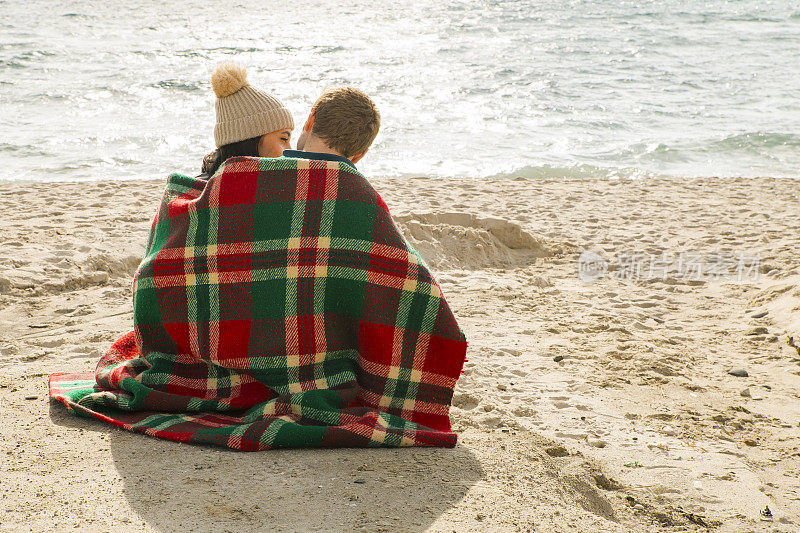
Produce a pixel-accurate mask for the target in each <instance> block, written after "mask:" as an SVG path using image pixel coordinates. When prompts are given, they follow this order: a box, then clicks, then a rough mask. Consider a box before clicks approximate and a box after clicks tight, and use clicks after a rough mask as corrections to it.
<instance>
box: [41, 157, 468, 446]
mask: <svg viewBox="0 0 800 533" xmlns="http://www.w3.org/2000/svg"><path fill="white" fill-rule="evenodd" d="M466 347H467V344H466V341H465V339H464V335H463V333H462V332H461V329H460V328H459V327H458V324H457V323H456V320H455V318H454V316H453V314H452V312H451V311H450V308H449V307H448V305H447V302H446V301H445V299H444V297H443V296H442V292H441V289H440V288H439V285H438V284H437V283H436V281H435V280H434V279H433V277H432V276H431V273H430V272H429V270H428V268H427V267H426V266H425V264H424V262H423V260H422V259H421V258H420V256H419V254H417V252H416V251H415V250H414V249H413V248H412V247H411V246H410V245H409V244H408V243H407V242H406V240H405V239H404V238H403V236H402V235H401V234H400V233H399V232H398V230H397V228H396V227H395V225H394V223H393V221H392V218H391V216H390V214H389V210H388V208H387V207H386V204H385V203H384V202H383V200H382V199H381V198H380V196H379V195H378V194H377V192H376V191H375V190H374V189H373V188H372V186H370V185H369V183H368V182H367V180H366V179H365V178H364V177H363V176H362V175H361V174H359V173H358V172H357V171H356V170H355V169H354V168H353V167H351V166H350V165H347V164H345V163H339V162H330V161H315V160H305V159H294V158H278V159H260V158H250V157H237V158H232V159H229V160H228V161H227V162H226V163H225V164H224V165H223V166H222V167H220V170H219V171H217V173H216V174H215V175H214V176H213V177H211V178H210V179H208V180H202V179H195V178H189V177H186V176H182V175H178V174H173V175H172V176H170V178H169V180H168V183H167V188H166V192H165V194H164V198H163V200H162V202H161V205H160V208H159V210H158V212H157V214H156V216H155V219H154V221H153V225H152V229H151V232H150V236H149V238H148V245H147V251H146V253H145V257H144V259H143V260H142V263H141V264H140V266H139V268H138V270H137V272H136V275H135V277H134V331H133V332H131V333H129V334H127V335H125V336H123V337H122V338H120V339H119V340H118V341H117V342H116V343H115V344H114V345H113V346H112V347H111V348H110V349H109V350H108V352H107V353H106V354H105V355H104V356H103V357H102V358H101V359H100V361H99V363H98V365H97V370H96V372H95V373H94V374H79V375H75V374H53V375H52V376H50V395H51V397H52V398H55V399H57V400H60V401H61V402H63V403H64V404H65V405H66V406H67V408H68V409H69V411H70V412H71V413H73V414H77V415H84V416H92V417H96V418H99V419H101V420H105V421H108V422H111V423H113V424H115V425H117V426H119V427H122V428H125V429H128V430H132V431H137V432H142V433H146V434H148V435H152V436H157V437H163V438H167V439H172V440H177V441H187V442H197V443H211V444H217V445H221V446H228V447H231V448H235V449H240V450H263V449H269V448H275V447H313V446H454V445H455V442H456V435H455V434H454V433H453V432H452V431H451V428H450V419H449V408H450V401H451V399H452V395H453V388H454V387H455V384H456V380H457V379H458V377H459V376H460V374H461V368H462V365H463V363H464V357H465V354H466Z"/></svg>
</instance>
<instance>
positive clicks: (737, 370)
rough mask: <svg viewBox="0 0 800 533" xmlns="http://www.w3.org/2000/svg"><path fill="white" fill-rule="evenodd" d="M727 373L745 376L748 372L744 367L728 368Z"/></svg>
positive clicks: (738, 376) (739, 376) (740, 376)
mask: <svg viewBox="0 0 800 533" xmlns="http://www.w3.org/2000/svg"><path fill="white" fill-rule="evenodd" d="M728 374H730V375H731V376H736V377H737V378H746V377H747V376H749V375H750V374H748V373H747V370H745V369H744V368H731V369H730V370H728Z"/></svg>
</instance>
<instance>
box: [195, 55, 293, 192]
mask: <svg viewBox="0 0 800 533" xmlns="http://www.w3.org/2000/svg"><path fill="white" fill-rule="evenodd" d="M211 87H212V88H213V89H214V93H215V94H216V95H217V101H216V103H215V106H214V107H215V108H216V112H217V124H216V125H215V126H214V141H216V144H217V149H216V150H214V151H213V152H211V153H210V154H208V155H207V156H206V157H204V158H203V168H202V174H200V176H199V177H201V178H209V177H211V176H212V175H214V173H215V172H216V171H217V169H218V168H219V167H220V165H222V163H224V162H225V161H226V160H227V159H228V158H231V157H234V156H254V157H280V156H281V155H283V151H284V150H289V149H290V146H289V141H290V139H291V136H292V130H294V120H293V119H292V114H291V113H290V112H289V110H288V109H286V107H285V106H284V105H283V104H282V103H281V102H280V101H279V100H278V99H277V98H275V97H274V96H272V95H270V94H267V93H266V92H264V91H261V90H259V89H256V88H255V87H253V86H252V85H250V84H249V83H248V82H247V70H245V68H244V67H242V66H241V65H237V64H235V63H222V64H220V65H219V66H217V68H216V69H215V70H214V73H213V74H212V75H211Z"/></svg>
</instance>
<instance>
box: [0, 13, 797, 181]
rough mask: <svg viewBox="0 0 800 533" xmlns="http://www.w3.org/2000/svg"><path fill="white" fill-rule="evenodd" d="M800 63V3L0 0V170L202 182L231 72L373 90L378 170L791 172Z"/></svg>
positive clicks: (287, 97)
mask: <svg viewBox="0 0 800 533" xmlns="http://www.w3.org/2000/svg"><path fill="white" fill-rule="evenodd" d="M799 57H800V3H798V2H797V0H791V1H790V0H773V1H769V0H739V1H733V0H731V1H724V0H704V1H697V0H663V1H658V2H655V1H653V2H644V1H624V0H621V1H613V2H612V1H610V0H608V1H593V2H589V1H579V0H564V1H562V0H558V1H554V0H548V1H540V2H527V1H484V2H480V1H467V0H464V1H451V0H437V1H417V2H401V1H392V2H389V1H382V0H371V1H363V0H350V1H349V2H325V1H321V0H319V1H310V0H300V1H296V2H280V3H279V2H257V1H239V2H236V1H220V0H203V1H189V0H174V1H172V2H165V3H159V2H152V1H147V2H145V1H141V0H127V1H124V2H123V1H117V0H107V1H104V2H98V1H81V0H76V1H64V0H46V1H43V0H27V1H23V0H0V117H1V118H2V120H0V163H2V164H0V179H2V180H65V179H66V180H108V179H143V178H156V177H164V176H166V175H167V173H169V172H173V171H178V172H185V173H190V174H191V173H195V172H197V171H198V169H199V165H200V161H201V159H202V156H203V155H204V154H206V153H207V152H209V151H210V150H211V149H212V148H213V136H212V133H213V124H214V112H213V102H214V97H213V93H212V91H211V88H210V83H209V76H210V72H211V70H212V69H213V67H214V65H215V64H216V63H217V62H219V61H221V60H236V61H240V62H242V63H244V64H246V65H247V66H248V67H249V71H250V81H251V82H252V83H253V84H254V85H256V86H258V87H261V88H264V89H267V90H270V91H272V92H273V93H274V94H275V95H276V96H278V97H279V98H280V99H281V100H283V101H284V102H285V103H286V105H287V106H288V107H289V109H290V110H291V111H292V113H293V114H294V117H295V122H296V123H298V124H302V122H303V121H304V119H305V117H306V115H307V113H308V109H309V107H310V105H311V104H312V102H313V101H314V99H315V98H316V96H317V95H318V94H319V93H320V92H321V91H322V90H323V89H324V88H325V87H326V86H329V85H339V84H351V85H355V86H358V87H360V88H362V89H363V90H365V91H366V92H367V93H369V94H370V95H371V96H373V98H374V99H375V101H376V103H377V104H378V106H379V108H380V110H381V112H382V116H383V127H382V131H381V133H380V134H379V137H378V139H377V141H376V144H375V145H374V146H373V148H372V150H371V152H370V153H369V154H368V155H367V157H366V158H365V159H364V160H363V162H362V163H361V164H360V165H359V167H360V168H361V169H362V171H364V172H365V174H367V175H368V176H402V175H432V176H441V177H448V176H472V177H484V176H495V175H501V174H512V175H523V176H530V177H539V176H543V177H560V176H564V177H574V176H649V175H675V176H745V177H750V176H764V175H767V176H791V177H800V60H799Z"/></svg>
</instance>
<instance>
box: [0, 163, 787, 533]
mask: <svg viewBox="0 0 800 533" xmlns="http://www.w3.org/2000/svg"><path fill="white" fill-rule="evenodd" d="M371 181H372V183H373V184H374V185H375V187H376V189H377V190H378V191H379V192H380V193H381V194H382V195H383V197H384V199H385V200H386V202H387V204H388V205H389V207H390V209H391V210H392V213H393V215H394V217H395V219H396V221H397V223H398V226H399V227H400V228H401V230H402V231H403V233H404V235H405V236H406V237H407V239H408V240H409V241H410V242H411V243H412V244H414V246H416V247H417V249H418V250H419V251H420V253H421V254H422V255H423V256H424V257H425V259H426V261H427V262H428V263H429V265H430V267H431V269H432V270H433V272H434V273H435V274H436V276H437V278H438V280H439V282H440V284H441V287H442V289H443V291H444V293H445V295H446V297H447V299H448V301H449V302H450V305H451V307H452V309H453V311H454V313H455V315H456V316H457V318H458V319H459V322H460V324H461V326H462V328H463V330H464V332H465V333H466V336H467V339H468V340H469V342H470V345H469V351H468V359H469V362H468V363H467V364H466V370H465V372H464V375H463V376H462V378H461V380H460V381H459V384H458V387H457V390H456V394H455V397H454V400H453V409H452V420H453V424H454V427H455V429H456V431H458V432H459V434H460V437H459V444H458V446H457V447H456V448H455V449H420V448H416V449H396V450H360V449H342V450H300V451H297V450H281V451H270V452H261V453H251V454H247V453H241V452H233V451H228V450H223V449H216V448H209V447H200V446H191V445H183V444H178V443H174V442H168V441H163V440H159V439H154V438H148V437H145V436H142V435H137V434H132V433H127V432H123V431H120V430H117V429H115V428H113V427H111V426H109V425H104V424H102V423H100V422H98V421H94V420H84V419H77V418H72V417H70V416H69V415H68V414H67V413H66V411H65V409H64V408H63V407H62V406H60V405H56V404H51V403H50V402H49V401H48V394H47V376H48V374H49V373H51V372H67V371H86V370H92V369H93V368H94V365H95V363H96V361H97V359H98V358H99V356H100V355H101V354H102V353H103V352H104V351H105V350H106V349H107V348H108V347H109V346H110V344H111V343H112V342H113V341H114V340H116V339H117V338H118V337H119V336H120V335H122V334H124V333H126V332H127V331H129V330H130V329H131V327H132V312H131V290H130V289H131V287H130V285H131V277H132V274H133V272H134V270H135V269H136V266H137V265H138V262H139V259H140V256H141V254H142V252H143V249H144V245H145V240H146V237H147V233H148V229H149V224H150V220H151V218H152V215H153V212H154V210H155V208H156V206H157V204H158V200H159V198H160V196H161V192H162V188H163V185H164V182H163V180H150V181H139V182H133V181H125V182H111V181H106V182H92V183H75V182H71V183H67V182H64V183H13V182H12V183H9V182H5V183H0V406H1V407H0V453H1V454H2V457H3V459H2V461H0V479H2V481H0V492H1V493H2V499H1V500H0V530H2V531H74V530H76V529H79V530H83V531H163V532H167V531H220V532H222V531H261V530H267V529H274V530H278V531H312V530H320V531H351V530H358V531H362V530H363V531H695V530H696V531H706V530H712V531H726V532H727V531H730V532H733V531H779V532H784V531H785V532H790V531H797V530H798V529H800V496H799V495H798V494H800V401H798V400H799V399H800V348H799V347H798V346H800V266H798V264H800V263H799V262H798V257H797V253H798V250H800V234H798V228H799V227H800V198H799V196H800V181H798V180H792V179H770V178H754V179H727V178H725V179H723V178H707V179H706V178H702V179H701V178H689V179H683V178H681V179H677V178H676V179H667V178H663V179H662V178H658V179H656V178H654V179H647V180H609V179H592V180H588V179H586V180H584V179H579V180H531V179H522V178H520V179H513V178H502V179H501V178H498V179H485V180H480V181H479V180H473V179H446V180H445V179H434V178H416V179H402V180H401V179H374V180H371ZM586 250H590V251H591V254H590V255H588V256H587V255H585V254H584V252H585V251H586ZM582 254H584V255H582ZM580 257H584V259H585V260H587V258H588V259H591V260H592V261H593V262H592V263H591V265H588V266H591V267H598V265H599V267H600V268H599V269H598V268H594V269H593V270H592V269H588V268H584V269H583V270H580V271H579V264H583V266H584V267H587V263H586V261H584V263H580V261H579V258H580ZM656 258H657V259H658V261H656ZM714 258H716V259H714ZM654 267H655V268H654ZM731 372H732V373H731Z"/></svg>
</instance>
